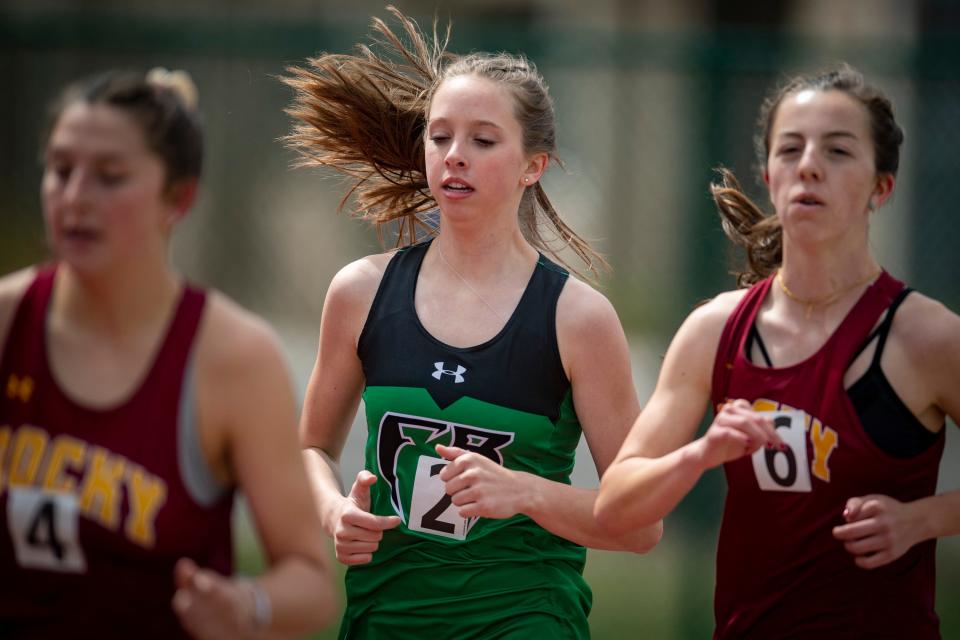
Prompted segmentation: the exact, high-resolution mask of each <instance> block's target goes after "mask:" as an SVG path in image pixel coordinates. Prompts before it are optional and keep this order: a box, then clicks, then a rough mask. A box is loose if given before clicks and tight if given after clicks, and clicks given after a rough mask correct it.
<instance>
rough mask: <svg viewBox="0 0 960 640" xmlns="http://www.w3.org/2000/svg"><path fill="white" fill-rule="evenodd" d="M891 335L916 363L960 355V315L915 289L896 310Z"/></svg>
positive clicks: (936, 360) (931, 361)
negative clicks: (959, 346) (959, 345)
mask: <svg viewBox="0 0 960 640" xmlns="http://www.w3.org/2000/svg"><path fill="white" fill-rule="evenodd" d="M890 335H891V338H892V339H893V340H896V341H897V342H898V343H899V344H902V345H903V346H904V348H905V349H906V351H907V353H909V354H910V356H911V359H913V360H914V361H916V362H927V363H935V362H941V361H943V359H944V358H945V357H949V356H950V354H953V356H954V357H957V355H958V354H960V350H958V349H957V345H958V344H960V316H958V315H957V314H956V313H954V312H953V311H951V310H950V309H949V308H947V306H946V305H944V304H943V303H942V302H940V301H938V300H935V299H933V298H930V297H928V296H925V295H923V294H922V293H919V292H916V291H914V292H913V293H911V294H910V295H909V296H907V298H906V299H905V300H904V301H903V304H902V305H901V306H900V308H899V309H898V310H897V312H896V315H895V316H894V319H893V325H892V327H891V329H890Z"/></svg>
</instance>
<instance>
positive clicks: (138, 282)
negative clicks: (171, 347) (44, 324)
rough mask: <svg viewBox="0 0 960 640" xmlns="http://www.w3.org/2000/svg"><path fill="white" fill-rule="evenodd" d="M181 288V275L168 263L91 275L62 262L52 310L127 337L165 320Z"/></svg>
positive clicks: (61, 316) (56, 314)
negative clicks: (170, 267)
mask: <svg viewBox="0 0 960 640" xmlns="http://www.w3.org/2000/svg"><path fill="white" fill-rule="evenodd" d="M179 291H180V282H179V280H178V278H177V277H176V276H175V274H173V273H172V272H171V271H169V270H168V269H166V268H165V267H164V268H159V269H149V268H142V267H141V268H139V269H130V270H124V271H120V270H117V271H115V272H114V273H110V274H107V275H102V276H97V277H87V276H83V275H81V274H78V273H77V272H76V271H74V270H73V269H71V268H70V267H69V266H68V265H63V264H62V265H61V266H60V268H59V269H58V271H57V282H56V287H55V288H54V293H53V299H52V301H51V313H52V315H53V317H54V318H59V319H61V320H68V321H69V322H70V323H71V324H73V325H75V326H79V327H82V328H83V329H84V330H86V331H89V332H91V333H101V334H106V335H110V336H113V337H123V336H125V335H129V334H131V333H135V332H137V331H139V330H141V329H142V328H144V327H149V326H153V325H155V324H156V323H158V322H165V321H166V320H167V317H168V315H169V310H170V309H171V307H172V306H173V304H174V303H175V302H176V299H177V297H178V293H179Z"/></svg>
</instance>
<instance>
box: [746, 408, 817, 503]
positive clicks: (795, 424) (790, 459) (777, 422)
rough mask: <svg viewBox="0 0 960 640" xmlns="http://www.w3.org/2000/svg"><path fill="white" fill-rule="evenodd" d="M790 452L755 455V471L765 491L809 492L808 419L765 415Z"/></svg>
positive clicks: (798, 414)
mask: <svg viewBox="0 0 960 640" xmlns="http://www.w3.org/2000/svg"><path fill="white" fill-rule="evenodd" d="M764 413H766V414H767V415H769V416H770V417H771V418H772V419H773V426H774V428H775V429H776V430H777V435H778V436H780V439H781V440H783V442H784V444H785V445H787V448H786V449H785V450H783V451H780V450H778V449H767V448H761V449H758V450H757V451H755V452H754V453H753V456H752V461H753V471H754V473H755V474H756V476H757V483H758V484H759V485H760V489H762V490H763V491H796V492H808V491H810V461H809V459H808V458H807V433H806V419H805V416H804V413H803V412H802V411H766V412H764Z"/></svg>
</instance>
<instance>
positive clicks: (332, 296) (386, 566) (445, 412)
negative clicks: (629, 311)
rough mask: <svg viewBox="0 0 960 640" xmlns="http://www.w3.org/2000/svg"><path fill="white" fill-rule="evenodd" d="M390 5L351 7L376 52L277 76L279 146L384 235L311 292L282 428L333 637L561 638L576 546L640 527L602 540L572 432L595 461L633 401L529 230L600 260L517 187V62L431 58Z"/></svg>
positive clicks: (538, 122) (533, 134) (521, 126)
mask: <svg viewBox="0 0 960 640" xmlns="http://www.w3.org/2000/svg"><path fill="white" fill-rule="evenodd" d="M394 15H395V17H396V18H397V19H398V20H399V22H400V24H401V25H402V28H403V34H402V35H403V37H402V38H401V37H398V35H397V34H395V32H394V31H393V30H391V29H390V28H389V27H388V26H387V25H386V24H384V23H383V22H381V21H379V20H375V21H374V29H375V31H376V32H377V35H378V36H379V38H380V42H381V44H382V45H383V48H374V49H361V53H360V54H358V55H323V56H320V57H318V58H314V59H312V60H310V61H309V65H307V66H305V67H303V68H292V69H290V76H289V77H288V78H287V83H288V84H289V85H290V86H292V87H293V88H294V89H295V91H296V98H295V101H294V104H293V105H292V107H291V108H290V110H289V112H290V113H291V115H292V116H293V117H294V118H295V119H296V120H297V121H298V122H299V124H298V126H297V127H296V128H295V130H294V133H293V134H292V135H291V136H290V138H289V139H288V142H289V143H290V144H291V145H292V146H293V147H294V148H295V149H297V150H298V151H300V152H301V153H302V154H303V156H304V158H305V160H306V161H307V163H308V164H309V163H313V164H319V165H323V166H330V167H333V168H336V169H339V170H340V171H342V172H344V173H346V174H347V175H348V176H350V177H351V178H353V179H354V180H355V183H354V184H353V189H352V195H353V197H354V198H355V200H354V201H355V204H356V208H357V212H358V213H359V214H360V215H361V216H362V217H365V218H367V219H369V220H373V221H374V222H377V223H387V222H390V221H398V223H399V230H400V233H399V241H398V245H399V246H400V247H401V248H400V249H399V250H398V251H393V252H389V253H385V254H380V255H373V256H368V257H365V258H362V259H360V260H358V261H356V262H354V263H352V264H349V265H347V266H346V267H344V268H343V269H342V270H341V271H340V272H339V273H338V274H337V275H336V277H335V278H334V280H333V282H332V283H331V285H330V288H329V290H328V292H327V298H326V302H325V305H324V311H323V317H322V320H321V325H320V345H319V352H318V356H317V363H316V366H315V369H314V371H313V375H312V377H311V380H310V383H309V386H308V389H307V397H306V401H305V406H304V413H303V417H302V420H301V433H302V439H303V444H304V445H305V447H306V448H307V450H306V452H305V456H306V459H307V462H308V466H309V468H310V470H311V474H312V477H313V480H314V486H315V489H316V493H317V499H318V502H319V505H320V510H321V513H322V517H323V523H324V526H325V528H326V530H327V531H328V532H329V533H330V535H332V536H333V537H334V540H335V545H336V552H337V557H338V559H339V560H340V561H341V562H343V563H344V564H347V565H350V568H349V569H348V571H347V577H346V590H347V609H346V613H345V616H344V620H343V625H342V627H341V631H340V635H341V637H342V638H457V639H466V638H476V639H481V638H498V639H502V638H520V637H522V638H524V640H531V639H536V638H550V639H556V638H585V637H588V636H589V628H588V625H587V615H588V613H589V610H590V606H591V593H590V589H589V587H588V586H587V584H586V583H585V582H584V580H583V577H582V570H583V565H584V560H585V556H586V551H585V548H584V547H587V546H589V547H596V548H603V549H618V550H630V551H637V552H643V551H647V550H649V549H650V548H652V547H653V546H654V545H655V544H656V542H657V541H658V539H659V537H660V533H661V526H660V523H656V524H654V525H652V526H650V527H647V528H645V529H641V530H636V531H631V532H629V533H628V534H626V535H622V536H609V535H606V534H605V533H603V532H602V531H601V530H600V529H598V528H597V526H596V524H595V522H594V519H593V517H592V510H593V504H594V500H595V498H596V491H595V490H587V489H579V488H575V487H572V486H571V485H570V472H571V470H572V469H573V465H574V450H575V448H576V446H577V443H578V441H579V439H580V435H581V433H583V434H584V435H585V436H586V438H587V442H588V444H589V445H590V451H591V453H592V456H593V458H594V461H595V463H596V466H597V469H598V471H599V472H600V473H602V472H603V471H604V469H605V468H606V467H607V465H608V464H609V463H610V461H611V460H612V459H613V456H614V454H615V453H616V450H617V448H618V447H619V445H620V443H621V442H622V440H623V438H624V435H625V433H626V430H627V428H628V427H629V425H630V424H631V422H632V421H633V419H634V418H635V417H636V416H637V414H638V412H639V404H638V402H637V397H636V392H635V390H634V387H633V381H632V376H631V372H630V362H629V356H628V351H627V344H626V340H625V338H624V334H623V330H622V328H621V326H620V322H619V320H618V319H617V316H616V313H615V312H614V310H613V307H612V306H611V305H610V303H609V302H608V301H607V299H606V298H605V297H604V296H603V295H601V294H600V293H598V292H597V291H596V290H594V289H593V288H591V287H590V286H588V285H587V284H585V283H584V282H582V281H581V280H578V279H576V278H573V277H570V276H569V273H568V270H567V269H566V268H564V267H561V266H559V265H558V264H557V263H558V262H561V263H562V262H563V261H562V260H561V259H560V258H559V257H558V256H557V253H556V252H555V251H553V250H551V249H550V247H549V246H548V242H547V241H546V240H545V238H544V236H543V235H541V231H542V230H549V232H550V235H555V236H556V237H558V238H560V239H561V240H562V245H563V248H567V249H570V250H572V251H573V252H574V253H576V254H577V255H578V256H579V257H580V258H581V259H583V261H584V262H585V264H586V265H587V268H588V269H589V270H591V271H593V270H594V266H595V264H597V263H598V262H602V259H601V258H599V256H598V255H597V254H596V253H594V252H593V250H592V249H591V248H590V247H589V245H588V244H587V243H586V242H585V241H584V240H583V239H581V238H580V237H579V236H577V235H576V234H575V233H574V232H573V231H572V230H571V229H570V228H569V227H567V226H566V224H565V223H564V222H563V221H562V220H561V219H560V217H559V216H558V215H557V213H556V211H555V209H554V208H553V206H552V205H551V204H550V201H549V199H548V198H547V196H546V193H545V192H544V190H543V187H542V186H541V184H540V178H541V176H542V175H543V173H544V171H545V170H546V169H547V166H548V164H549V162H550V160H551V159H554V158H555V152H556V141H555V123H554V114H553V107H552V103H551V100H550V97H549V95H548V93H547V90H546V86H545V84H544V82H543V79H542V78H541V77H540V75H539V74H538V73H537V71H536V69H535V68H534V66H533V65H532V64H531V63H530V62H528V61H527V60H526V59H524V58H522V57H517V56H510V55H505V54H498V55H490V54H483V53H473V54H470V55H467V56H462V57H458V56H453V55H451V54H448V53H445V52H444V47H445V42H439V41H437V38H436V36H434V38H433V41H430V40H429V39H428V38H425V37H424V36H423V35H422V34H421V32H420V31H419V29H418V28H417V26H416V25H415V24H414V23H413V22H412V21H410V20H409V19H407V18H405V17H404V16H403V15H401V14H400V13H398V12H394ZM438 220H439V224H437V221H438ZM420 227H423V228H426V229H427V230H428V231H429V233H428V234H427V235H428V236H430V239H429V240H428V241H426V242H418V241H417V235H418V234H417V231H418V230H419V229H420ZM545 254H546V255H545ZM548 255H549V256H550V257H547V256H548ZM361 397H362V398H363V400H364V406H365V409H366V414H367V429H368V436H367V445H366V454H365V470H363V471H361V472H360V473H359V474H358V476H357V478H356V481H355V482H354V484H353V487H352V488H351V490H350V492H349V494H348V495H347V496H343V495H342V494H341V492H340V490H339V489H338V482H337V477H336V475H337V464H336V463H337V461H338V459H339V457H340V454H341V451H342V449H343V443H344V441H345V439H346V436H347V432H348V430H349V428H350V425H351V423H352V421H353V418H354V416H355V413H356V410H357V407H358V403H359V401H360V398H361ZM574 407H576V408H574Z"/></svg>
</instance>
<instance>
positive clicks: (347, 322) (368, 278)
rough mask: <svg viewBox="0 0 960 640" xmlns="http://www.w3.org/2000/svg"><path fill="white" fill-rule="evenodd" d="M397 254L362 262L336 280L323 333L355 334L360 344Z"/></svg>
mask: <svg viewBox="0 0 960 640" xmlns="http://www.w3.org/2000/svg"><path fill="white" fill-rule="evenodd" d="M396 254H397V252H396V251H390V252H387V253H378V254H375V255H370V256H366V257H363V258H360V259H359V260H355V261H353V262H351V263H350V264H348V265H346V266H345V267H343V268H342V269H340V271H338V272H337V274H336V275H335V276H333V280H331V281H330V287H329V288H328V289H327V295H326V298H325V299H324V301H323V316H322V318H321V327H322V328H321V331H323V330H324V328H325V329H326V330H328V331H329V330H331V329H333V330H334V331H335V332H336V334H337V335H339V336H343V337H344V338H346V336H347V334H352V335H353V342H354V343H356V340H357V338H358V337H359V334H360V331H361V329H362V327H363V325H364V324H365V322H366V319H367V314H368V313H369V312H370V308H371V307H372V306H373V300H374V298H375V297H376V295H377V291H378V290H379V288H380V283H381V281H382V280H383V275H384V273H385V272H386V270H387V265H388V264H389V263H390V260H391V259H392V258H393V257H394V256H395V255H396Z"/></svg>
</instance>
